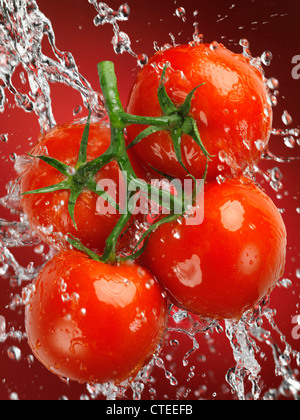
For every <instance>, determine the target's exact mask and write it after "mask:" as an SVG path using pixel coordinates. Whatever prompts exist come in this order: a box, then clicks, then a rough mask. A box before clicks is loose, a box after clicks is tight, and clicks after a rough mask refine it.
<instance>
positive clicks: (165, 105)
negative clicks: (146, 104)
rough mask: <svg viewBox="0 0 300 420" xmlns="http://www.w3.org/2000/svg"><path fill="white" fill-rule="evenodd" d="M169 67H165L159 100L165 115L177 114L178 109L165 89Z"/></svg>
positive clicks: (159, 90)
mask: <svg viewBox="0 0 300 420" xmlns="http://www.w3.org/2000/svg"><path fill="white" fill-rule="evenodd" d="M168 66H169V63H168V64H166V65H165V66H164V69H163V72H162V75H161V79H160V84H159V87H158V100H159V104H160V107H161V109H162V111H163V113H164V114H165V115H171V114H174V112H177V107H176V106H175V105H174V104H173V102H172V100H171V98H170V97H169V95H168V94H167V91H166V87H165V77H166V71H167V68H168Z"/></svg>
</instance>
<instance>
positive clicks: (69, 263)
mask: <svg viewBox="0 0 300 420" xmlns="http://www.w3.org/2000/svg"><path fill="white" fill-rule="evenodd" d="M34 286H35V287H34V289H33V290H34V291H33V292H32V294H31V296H30V298H29V301H28V303H27V305H26V310H25V324H26V332H27V335H28V340H29V345H30V347H31V349H32V351H33V353H34V355H35V356H36V357H37V358H38V359H39V360H40V362H42V363H43V364H44V365H45V366H46V367H47V369H49V370H50V371H51V372H52V373H54V374H56V375H60V376H63V377H67V378H69V379H71V380H74V381H78V382H93V383H95V382H97V383H106V382H110V381H111V382H114V383H118V384H119V383H121V382H122V381H124V380H126V379H129V378H130V379H133V378H134V377H135V376H136V374H137V373H138V372H139V370H140V369H141V368H142V367H143V366H144V364H145V363H146V362H148V361H149V360H150V358H151V357H152V355H153V353H154V352H155V351H156V350H157V347H158V344H159V342H160V340H161V338H162V335H163V333H164V331H165V328H166V322H167V306H166V299H165V298H164V297H163V296H162V290H161V288H160V286H159V285H158V283H157V282H156V281H155V279H154V277H153V275H152V274H151V273H150V272H149V271H148V270H145V269H143V268H142V267H140V266H138V265H136V264H132V263H131V264H127V263H126V264H120V265H118V266H113V265H107V264H104V263H101V262H97V261H94V260H91V259H89V258H88V257H87V256H85V255H84V254H82V253H80V252H77V251H70V250H67V251H64V252H62V253H60V254H58V255H56V256H55V257H54V258H53V260H51V261H50V262H48V263H47V264H46V265H45V267H44V268H43V270H42V271H41V273H40V274H39V276H38V277H37V279H36V281H35V282H34Z"/></svg>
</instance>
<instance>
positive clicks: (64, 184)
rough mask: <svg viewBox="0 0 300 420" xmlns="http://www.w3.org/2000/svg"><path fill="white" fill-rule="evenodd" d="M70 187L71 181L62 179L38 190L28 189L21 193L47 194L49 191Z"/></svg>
mask: <svg viewBox="0 0 300 420" xmlns="http://www.w3.org/2000/svg"><path fill="white" fill-rule="evenodd" d="M69 189H70V182H69V181H68V180H67V181H62V182H60V183H58V184H54V185H49V186H48V187H44V188H39V189H37V190H32V191H26V192H24V193H22V194H20V195H21V196H23V195H30V194H47V193H52V192H55V191H61V190H69Z"/></svg>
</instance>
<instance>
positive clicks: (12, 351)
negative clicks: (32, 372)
mask: <svg viewBox="0 0 300 420" xmlns="http://www.w3.org/2000/svg"><path fill="white" fill-rule="evenodd" d="M7 355H8V357H9V358H10V359H11V360H15V361H16V362H18V361H19V360H21V357H22V353H21V350H20V349H19V347H16V346H11V347H9V349H7Z"/></svg>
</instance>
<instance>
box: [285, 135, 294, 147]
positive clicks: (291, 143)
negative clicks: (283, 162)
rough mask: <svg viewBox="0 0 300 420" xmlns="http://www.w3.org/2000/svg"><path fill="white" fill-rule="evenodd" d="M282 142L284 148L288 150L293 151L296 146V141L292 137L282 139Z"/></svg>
mask: <svg viewBox="0 0 300 420" xmlns="http://www.w3.org/2000/svg"><path fill="white" fill-rule="evenodd" d="M283 141H284V144H285V145H286V147H288V148H289V149H293V148H294V147H295V146H296V144H297V142H296V139H295V137H293V136H287V137H284V139H283Z"/></svg>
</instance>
